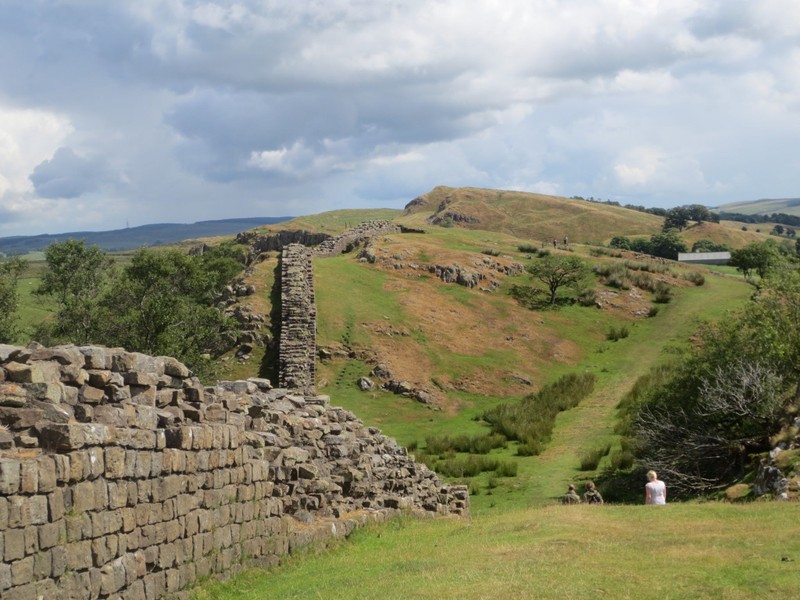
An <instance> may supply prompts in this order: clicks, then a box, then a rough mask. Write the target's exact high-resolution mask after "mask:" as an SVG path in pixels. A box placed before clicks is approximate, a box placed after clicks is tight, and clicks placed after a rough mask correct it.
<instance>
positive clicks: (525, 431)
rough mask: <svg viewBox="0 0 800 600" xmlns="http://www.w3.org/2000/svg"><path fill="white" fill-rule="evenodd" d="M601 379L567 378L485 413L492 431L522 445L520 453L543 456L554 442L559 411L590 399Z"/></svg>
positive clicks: (573, 376) (587, 377)
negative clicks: (548, 444)
mask: <svg viewBox="0 0 800 600" xmlns="http://www.w3.org/2000/svg"><path fill="white" fill-rule="evenodd" d="M596 380H597V377H596V376H595V375H593V374H591V373H583V374H580V375H578V374H575V373H571V374H568V375H564V376H563V377H561V378H560V379H558V380H557V381H555V382H554V383H551V384H549V385H546V386H545V387H543V388H542V389H541V390H539V391H538V392H536V393H535V394H531V395H529V396H526V397H525V398H523V399H522V400H521V401H519V402H516V403H507V404H500V405H498V406H496V407H494V408H493V409H491V410H488V411H486V412H485V413H484V414H483V418H484V420H486V422H487V423H489V425H490V426H491V427H492V431H493V432H495V433H499V434H501V435H503V436H505V437H506V438H507V439H509V440H517V441H519V442H521V444H520V447H519V448H518V449H517V454H519V455H521V456H522V455H525V454H523V453H530V454H532V455H534V454H539V453H541V451H542V450H543V449H544V447H545V445H546V444H547V443H548V442H549V441H550V436H551V434H552V431H553V426H554V425H555V420H556V416H557V415H558V413H559V412H562V411H565V410H568V409H570V408H573V407H575V406H577V405H578V403H579V402H580V401H581V400H582V399H583V398H585V397H586V396H588V395H589V394H590V393H591V391H592V390H593V389H594V384H595V382H596Z"/></svg>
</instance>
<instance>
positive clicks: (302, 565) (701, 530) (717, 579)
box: [195, 503, 800, 600]
mask: <svg viewBox="0 0 800 600" xmlns="http://www.w3.org/2000/svg"><path fill="white" fill-rule="evenodd" d="M798 517H800V506H798V505H797V504H776V503H754V504H746V505H732V504H716V503H706V504H696V503H691V504H681V505H678V504H671V505H667V506H665V507H646V506H609V505H606V506H603V507H593V506H552V505H551V506H548V507H545V508H539V509H536V510H519V511H514V512H506V513H501V514H497V515H494V516H487V517H484V518H480V519H472V520H437V521H424V522H423V521H412V520H408V519H400V520H398V521H395V522H393V523H390V524H388V525H386V526H383V527H380V528H375V529H366V530H362V531H358V532H356V533H355V534H354V535H353V536H352V537H351V539H350V541H349V542H348V543H346V544H343V545H340V546H338V547H336V548H335V549H333V550H330V551H327V552H324V553H319V554H318V553H315V552H313V551H311V552H306V553H304V554H303V555H301V556H298V557H296V558H291V559H290V560H289V561H288V564H286V565H285V566H283V567H281V568H279V569H276V570H274V571H272V572H267V573H265V572H261V571H257V570H254V571H250V572H248V573H246V574H244V575H241V576H238V577H237V578H235V579H234V580H232V581H231V582H229V583H226V584H216V583H215V584H208V585H204V586H203V587H202V589H199V590H198V591H197V592H196V595H195V598H196V600H219V599H226V600H250V599H252V600H254V599H256V598H258V599H262V598H263V599H276V600H277V599H289V598H325V599H330V600H336V599H339V598H341V599H348V600H349V599H365V600H366V599H373V598H384V599H387V600H391V599H398V600H400V599H402V600H406V599H416V598H437V599H447V598H453V599H456V598H458V599H459V600H471V599H476V600H477V599H484V598H503V599H505V598H509V599H527V598H585V597H587V596H589V597H603V598H636V599H648V598H653V599H663V598H675V599H679V598H680V599H683V598H693V599H694V598H726V599H740V598H741V599H750V598H791V597H794V596H795V594H796V591H797V570H798V564H799V563H800V537H798V536H797V535H796V523H797V519H798ZM783 557H787V558H788V559H790V560H788V561H784V560H782V558H783Z"/></svg>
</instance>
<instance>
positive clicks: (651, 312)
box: [647, 306, 659, 318]
mask: <svg viewBox="0 0 800 600" xmlns="http://www.w3.org/2000/svg"><path fill="white" fill-rule="evenodd" d="M658 310H659V309H658V307H657V306H651V307H650V310H648V311H647V316H648V318H649V317H655V316H656V315H657V314H658Z"/></svg>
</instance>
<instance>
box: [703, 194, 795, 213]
mask: <svg viewBox="0 0 800 600" xmlns="http://www.w3.org/2000/svg"><path fill="white" fill-rule="evenodd" d="M716 210H717V211H718V212H730V213H742V214H745V215H771V214H773V213H784V214H787V215H797V216H800V198H780V199H763V200H751V201H747V202H731V203H729V204H722V205H720V206H718V207H716Z"/></svg>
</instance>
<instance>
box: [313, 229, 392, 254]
mask: <svg viewBox="0 0 800 600" xmlns="http://www.w3.org/2000/svg"><path fill="white" fill-rule="evenodd" d="M401 232H402V229H401V227H400V226H399V225H395V224H394V223H392V222H391V221H364V222H363V223H360V224H359V225H357V226H356V227H353V228H352V229H348V230H347V231H345V232H344V233H342V234H340V235H337V236H336V237H333V238H329V239H327V240H325V241H324V242H322V243H321V244H320V245H319V246H318V247H317V248H316V254H317V255H318V256H335V255H337V254H342V253H343V252H347V251H349V250H351V249H353V248H356V247H358V246H361V245H363V244H365V243H366V242H367V241H368V240H370V239H372V238H373V237H375V236H376V235H387V234H391V233H401Z"/></svg>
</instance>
